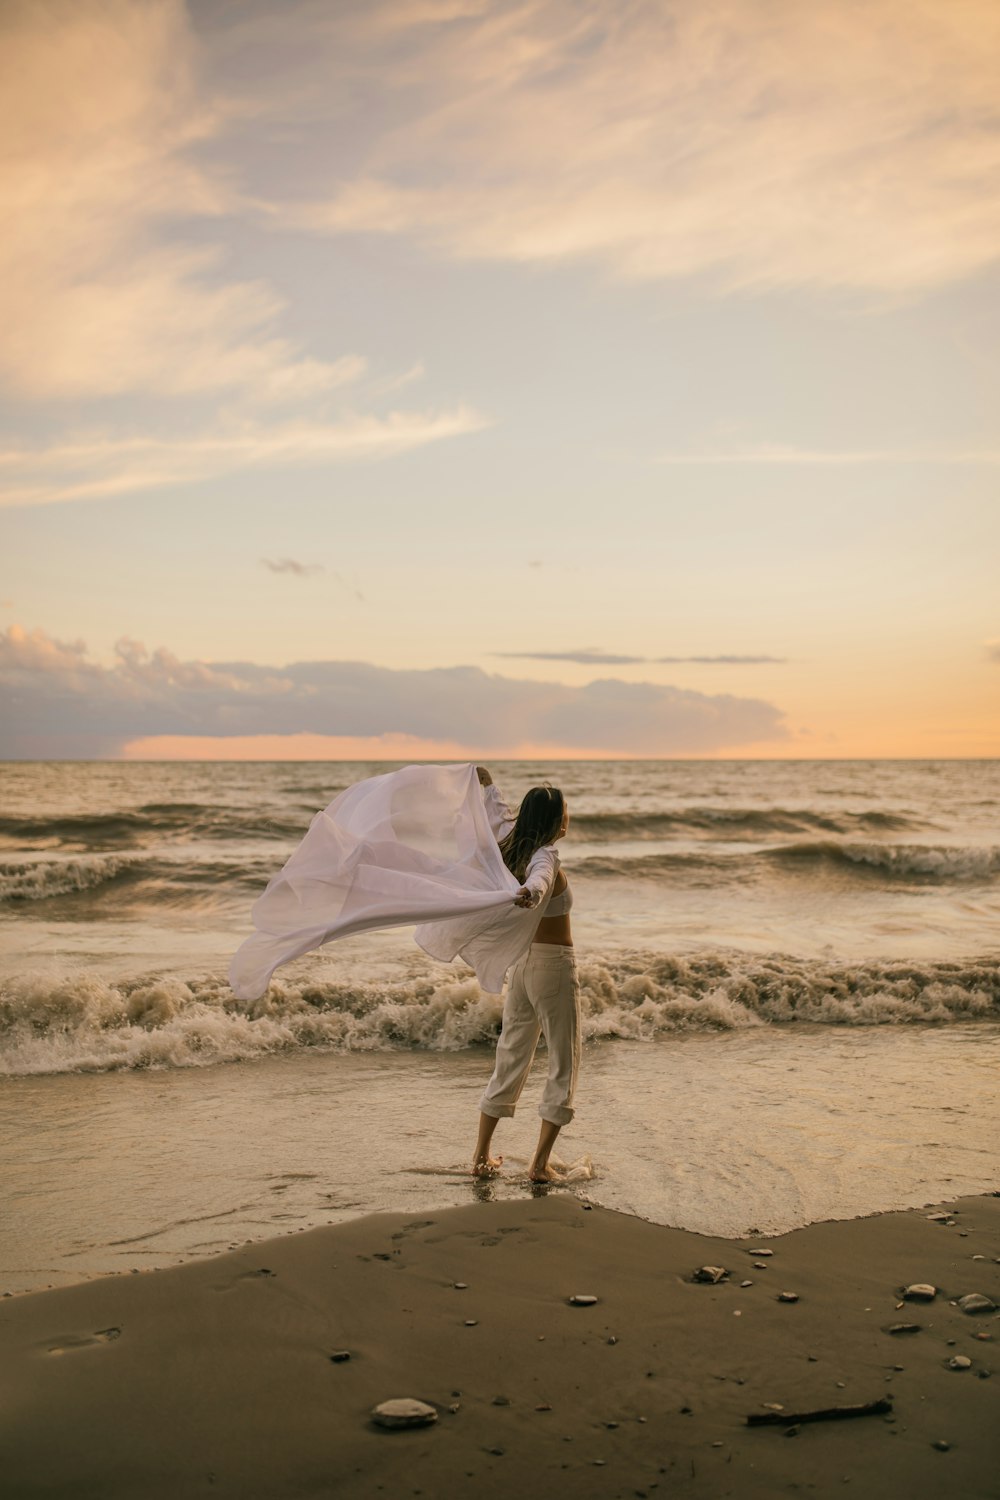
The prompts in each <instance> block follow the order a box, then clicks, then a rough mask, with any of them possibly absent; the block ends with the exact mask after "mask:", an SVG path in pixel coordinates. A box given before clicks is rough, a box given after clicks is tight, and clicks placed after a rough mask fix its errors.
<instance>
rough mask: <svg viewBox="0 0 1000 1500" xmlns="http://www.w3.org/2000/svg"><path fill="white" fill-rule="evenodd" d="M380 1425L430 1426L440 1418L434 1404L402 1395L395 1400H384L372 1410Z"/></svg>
mask: <svg viewBox="0 0 1000 1500" xmlns="http://www.w3.org/2000/svg"><path fill="white" fill-rule="evenodd" d="M372 1417H373V1418H374V1419H375V1422H376V1423H377V1424H378V1426H379V1427H429V1426H430V1425H431V1423H432V1422H436V1421H437V1418H438V1414H437V1412H436V1411H435V1410H434V1407H433V1406H428V1405H427V1402H426V1401H414V1400H413V1398H412V1397H410V1396H401V1397H398V1398H397V1399H395V1400H393V1401H382V1402H380V1403H379V1405H378V1406H376V1407H375V1408H374V1409H373V1411H372Z"/></svg>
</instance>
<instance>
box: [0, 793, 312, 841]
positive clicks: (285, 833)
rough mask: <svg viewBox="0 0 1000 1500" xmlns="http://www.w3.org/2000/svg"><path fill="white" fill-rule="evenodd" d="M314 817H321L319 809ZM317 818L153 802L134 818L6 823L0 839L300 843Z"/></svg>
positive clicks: (113, 815)
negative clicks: (283, 841) (225, 840)
mask: <svg viewBox="0 0 1000 1500" xmlns="http://www.w3.org/2000/svg"><path fill="white" fill-rule="evenodd" d="M312 811H315V809H313V810H312ZM310 816H311V813H310V812H308V811H306V810H305V809H303V810H302V815H301V817H299V818H290V817H287V816H281V815H270V816H269V815H268V814H267V813H266V812H265V811H263V810H262V809H261V808H259V807H256V808H246V809H241V808H233V807H213V806H211V805H209V804H207V803H200V802H148V803H146V804H145V805H144V806H143V807H138V808H135V809H134V810H132V811H128V812H108V813H63V814H59V815H53V816H51V817H34V818H31V817H29V818H24V817H21V818H16V817H15V818H12V817H0V838H2V839H3V840H4V841H5V842H6V843H8V844H18V845H20V846H22V847H25V846H27V847H29V848H30V847H35V848H39V847H40V848H47V847H59V846H62V847H71V848H74V849H81V850H101V849H121V848H135V847H141V846H143V845H147V844H150V843H152V842H154V841H155V840H163V839H170V838H176V839H181V838H183V839H278V840H285V841H289V840H291V841H294V842H296V843H297V842H298V840H299V839H300V838H301V837H302V835H303V834H304V833H305V831H306V829H307V827H308V826H309V819H310Z"/></svg>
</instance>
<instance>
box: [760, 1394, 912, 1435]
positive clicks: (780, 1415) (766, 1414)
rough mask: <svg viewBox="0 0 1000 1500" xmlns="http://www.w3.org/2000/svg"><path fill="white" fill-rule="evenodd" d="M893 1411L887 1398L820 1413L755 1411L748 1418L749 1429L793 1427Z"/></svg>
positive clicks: (826, 1407)
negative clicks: (798, 1424)
mask: <svg viewBox="0 0 1000 1500" xmlns="http://www.w3.org/2000/svg"><path fill="white" fill-rule="evenodd" d="M887 1411H892V1402H891V1401H890V1400H889V1398H888V1397H887V1396H881V1397H880V1398H879V1399H878V1401H862V1402H861V1404H860V1405H859V1406H825V1407H823V1408H822V1409H821V1410H820V1411H754V1412H751V1413H750V1415H749V1416H748V1417H747V1426H748V1427H792V1426H795V1425H796V1424H797V1423H799V1422H837V1421H840V1420H841V1418H843V1417H870V1416H877V1415H878V1414H879V1413H881V1412H887Z"/></svg>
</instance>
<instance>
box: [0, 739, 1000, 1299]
mask: <svg viewBox="0 0 1000 1500" xmlns="http://www.w3.org/2000/svg"><path fill="white" fill-rule="evenodd" d="M392 768H393V767H392V766H391V765H387V764H384V763H378V764H360V763H357V764H354V763H352V764H348V763H341V762H319V763H307V762H267V763H251V762H223V763H219V762H169V763H159V764H153V763H121V762H84V763H74V762H51V763H27V762H12V763H7V764H5V765H2V766H0V944H2V952H0V964H2V970H0V974H2V979H0V1080H2V1081H0V1128H2V1130H3V1134H4V1139H5V1141H6V1142H7V1149H6V1151H5V1153H4V1156H3V1160H2V1162H0V1193H2V1198H3V1203H4V1205H5V1211H4V1214H3V1218H2V1220H0V1291H3V1290H19V1289H23V1288H25V1287H29V1286H47V1285H50V1284H59V1283H61V1282H65V1281H71V1280H77V1279H80V1278H81V1277H83V1276H89V1275H95V1274H101V1273H104V1272H108V1271H113V1270H120V1269H129V1270H131V1269H134V1268H141V1267H143V1266H146V1265H156V1264H166V1263H169V1262H170V1261H175V1260H178V1259H184V1258H186V1257H189V1256H193V1255H203V1254H207V1253H212V1252H214V1251H217V1250H220V1249H225V1248H227V1247H228V1246H229V1245H230V1244H233V1243H239V1242H242V1241H243V1240H247V1239H255V1238H262V1237H265V1236H267V1235H273V1234H277V1233H280V1232H283V1231H286V1230H289V1231H290V1230H294V1229H297V1228H304V1227H309V1226H311V1225H314V1224H321V1223H327V1222H333V1221H335V1220H337V1219H340V1218H344V1217H347V1216H351V1215H354V1214H357V1213H362V1212H368V1211H372V1210H380V1209H395V1208H406V1209H410V1208H412V1209H413V1210H414V1211H420V1212H422V1211H425V1210H429V1209H433V1208H436V1207H443V1206H446V1205H448V1204H451V1203H460V1202H465V1201H468V1200H469V1197H470V1195H483V1194H486V1195H492V1196H501V1197H502V1196H509V1195H512V1194H513V1195H516V1194H519V1193H523V1192H527V1191H529V1190H530V1189H529V1188H528V1186H527V1184H526V1182H525V1181H524V1178H523V1166H524V1163H525V1161H526V1159H527V1157H528V1155H529V1154H530V1148H531V1144H532V1139H533V1135H534V1132H535V1130H536V1129H537V1117H536V1116H535V1114H534V1109H535V1104H536V1102H537V1094H538V1093H539V1092H540V1087H541V1065H539V1068H538V1071H537V1072H536V1075H535V1076H534V1077H533V1079H532V1081H530V1082H529V1085H528V1087H527V1089H526V1090H525V1094H524V1096H523V1099H522V1104H521V1106H520V1109H519V1112H518V1116H517V1119H516V1121H515V1122H513V1123H511V1124H507V1123H506V1122H505V1123H504V1124H502V1125H501V1127H500V1131H499V1133H498V1136H497V1143H496V1144H497V1148H498V1149H499V1150H501V1151H506V1153H507V1161H506V1163H505V1169H504V1172H503V1173H502V1174H501V1176H500V1177H499V1178H498V1179H495V1180H493V1181H491V1182H488V1183H485V1184H484V1183H479V1184H473V1183H472V1181H471V1180H470V1178H469V1177H468V1174H467V1171H466V1167H467V1161H468V1159H469V1157H470V1156H471V1150H472V1142H473V1136H474V1128H475V1119H476V1104H477V1100H478V1096H479V1092H480V1090H481V1088H482V1084H483V1082H484V1081H485V1079H486V1077H487V1076H488V1075H489V1072H490V1068H491V1049H492V1046H493V1043H494V1042H495V1038H496V1034H497V1029H498V1025H499V1018H500V1008H501V1002H500V1000H499V999H498V997H495V996H489V995H484V994H483V993H481V992H480V990H479V988H478V986H477V984H476V982H475V979H474V978H473V976H472V975H471V973H470V972H469V971H468V970H467V969H465V968H464V966H463V965H461V964H455V965H450V966H445V965H441V964H437V963H434V962H433V961H432V960H430V959H428V958H427V957H426V956H425V955H424V954H423V953H422V952H421V951H420V950H419V949H418V948H417V947H416V945H415V944H414V943H413V941H412V936H411V934H410V932H409V930H407V929H394V930H389V931H382V932H375V933H368V934H363V935H360V936H356V937H352V938H349V939H346V940H344V941H342V942H339V943H336V944H332V945H330V946H328V947H326V948H325V949H322V950H320V951H318V952H316V953H313V954H309V955H307V956H306V957H304V958H302V959H300V960H297V961H296V962H295V963H293V964H290V965H289V966H288V967H287V968H285V969H282V970H279V971H278V974H277V975H276V977H275V981H274V983H273V984H272V987H271V990H270V992H269V994H268V995H267V996H266V997H265V999H264V1000H262V1001H259V1002H257V1003H255V1004H252V1005H248V1004H241V1003H239V1002H237V1001H236V1000H235V998H234V997H233V995H232V993H231V992H230V990H229V988H228V985H227V983H226V978H225V975H226V969H227V965H228V962H229V958H230V956H231V954H232V952H233V951H234V949H235V948H236V947H237V946H238V945H239V943H240V942H241V941H242V939H243V938H244V937H245V936H246V935H247V934H248V933H249V931H250V921H249V911H250V906H251V904H252V902H253V900H254V898H255V896H256V895H257V894H258V893H259V892H260V891H261V890H262V889H263V887H264V885H265V884H266V882H267V880H268V879H269V877H270V876H271V875H272V874H273V873H274V872H275V871H276V870H277V869H278V868H280V866H281V865H282V864H283V862H284V860H285V859H286V858H287V856H288V854H289V853H290V852H291V850H292V849H293V848H294V847H295V845H296V843H297V842H298V840H299V839H300V838H301V836H302V834H303V833H304V832H305V830H306V828H307V826H308V824H309V821H310V819H311V818H312V816H313V815H314V813H315V812H316V811H317V810H318V809H319V808H321V807H323V806H325V805H326V804H327V803H328V802H329V801H331V800H332V798H333V797H334V796H336V795H337V793H338V792H339V791H341V790H342V789H343V788H344V787H345V786H348V785H350V784H352V783H353V782H355V781H358V780H360V779H361V778H363V777H366V776H371V775H377V774H380V773H382V772H383V771H386V770H390V769H392ZM490 769H491V770H492V772H493V774H494V777H495V779H496V780H497V782H498V783H499V785H500V786H501V787H502V788H503V790H504V791H505V793H506V795H507V796H508V799H509V800H511V801H516V800H517V799H518V798H519V797H520V796H521V795H522V793H523V792H524V791H525V790H526V788H527V787H529V786H531V785H534V784H536V783H538V782H540V781H549V782H551V783H552V784H554V785H557V786H560V787H562V789H563V790H564V792H565V794H566V797H567V800H568V803H569V807H570V813H571V827H570V831H569V835H568V837H567V838H566V840H565V842H564V843H563V845H562V846H561V851H562V856H563V864H564V868H565V869H566V872H567V874H568V876H569V878H570V880H571V882H572V885H573V891H574V897H575V901H574V907H573V919H572V920H573V932H574V939H575V942H576V946H577V954H578V964H579V972H580V978H581V986H582V1003H583V1011H584V1024H585V1035H586V1038H587V1046H586V1048H585V1057H584V1065H583V1071H582V1075H581V1082H580V1086H579V1090H578V1096H577V1118H576V1120H575V1121H574V1123H573V1125H572V1126H571V1127H570V1128H569V1129H567V1130H566V1131H564V1132H563V1136H562V1137H561V1139H560V1142H559V1145H558V1146H557V1152H560V1153H561V1155H562V1158H563V1160H564V1161H565V1162H566V1163H567V1164H568V1166H569V1167H570V1169H571V1171H570V1177H571V1181H570V1182H569V1183H568V1185H567V1187H566V1188H565V1189H560V1190H565V1191H574V1192H579V1193H585V1194H586V1195H587V1196H589V1197H590V1198H591V1199H593V1200H594V1201H597V1202H602V1203H606V1204H608V1205H609V1206H612V1207H616V1208H622V1209H625V1210H627V1211H629V1212H633V1213H638V1214H641V1215H643V1216H645V1217H648V1218H651V1219H654V1220H656V1221H658V1222H664V1223H671V1224H678V1225H682V1226H683V1227H686V1228H690V1229H695V1230H699V1231H702V1232H705V1233H717V1234H737V1233H742V1232H744V1231H745V1230H746V1229H748V1228H751V1227H753V1228H761V1229H763V1230H765V1231H766V1232H770V1233H778V1232H781V1231H782V1230H784V1229H788V1228H792V1227H794V1226H795V1225H797V1224H801V1223H806V1222H810V1221H812V1220H814V1219H818V1218H842V1217H853V1216H856V1215H858V1214H862V1213H871V1212H876V1211H879V1210H882V1209H885V1208H892V1207H906V1206H912V1205H913V1204H917V1203H925V1202H931V1201H936V1200H938V1199H941V1198H946V1197H947V1196H949V1195H950V1196H956V1195H958V1194H962V1193H970V1192H979V1191H987V1190H991V1189H993V1188H995V1187H996V1186H997V1185H998V1184H997V1167H996V1164H997V1160H998V1151H1000V1120H998V1112H997V1109H996V1104H995V1097H996V1077H997V1066H998V1064H1000V962H998V961H1000V825H998V810H1000V762H997V761H864V762H862V761H799V762H761V761H702V762H699V761H627V762H608V761H601V762H580V761H568V762H557V761H544V762H542V761H540V762H531V763H529V762H509V763H504V762H491V764H490Z"/></svg>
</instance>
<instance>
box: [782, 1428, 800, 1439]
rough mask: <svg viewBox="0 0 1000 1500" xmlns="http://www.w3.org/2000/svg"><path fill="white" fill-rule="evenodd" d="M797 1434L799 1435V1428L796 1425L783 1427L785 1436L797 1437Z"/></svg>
mask: <svg viewBox="0 0 1000 1500" xmlns="http://www.w3.org/2000/svg"><path fill="white" fill-rule="evenodd" d="M798 1435H799V1429H798V1428H797V1427H786V1428H785V1437H798Z"/></svg>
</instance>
